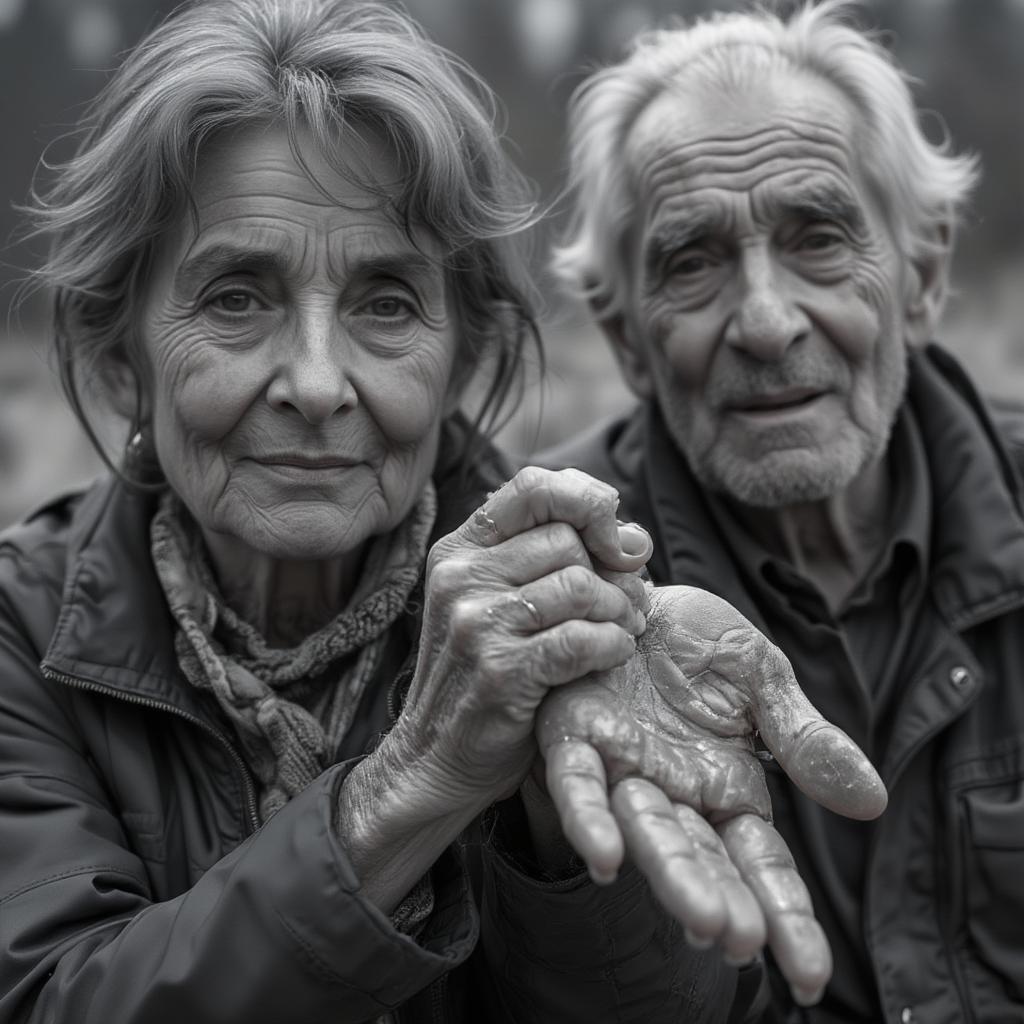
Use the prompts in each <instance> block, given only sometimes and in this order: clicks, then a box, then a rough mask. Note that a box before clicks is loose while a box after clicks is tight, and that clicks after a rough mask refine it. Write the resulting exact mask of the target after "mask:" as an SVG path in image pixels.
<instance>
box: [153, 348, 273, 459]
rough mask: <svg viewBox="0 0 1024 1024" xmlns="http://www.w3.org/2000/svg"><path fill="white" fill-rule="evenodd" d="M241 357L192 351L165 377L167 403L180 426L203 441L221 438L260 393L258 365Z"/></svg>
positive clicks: (214, 352) (221, 352)
mask: <svg viewBox="0 0 1024 1024" xmlns="http://www.w3.org/2000/svg"><path fill="white" fill-rule="evenodd" d="M253 362H254V360H252V359H247V358H246V357H245V356H244V355H237V354H236V355H229V354H227V353H224V352H223V351H209V350H206V351H193V352H192V353H191V354H190V356H189V358H185V359H182V360H180V361H179V362H178V363H177V365H176V366H175V367H174V370H173V372H171V373H169V374H167V375H166V376H165V378H164V379H165V380H166V381H167V388H166V392H167V394H166V402H167V405H168V407H169V409H170V410H171V412H172V415H173V417H174V419H175V420H176V421H177V423H178V424H179V426H180V427H181V428H182V429H184V430H186V431H187V432H188V433H190V434H193V435H195V436H196V437H198V438H201V439H204V440H214V439H218V438H221V437H224V436H225V435H227V434H228V433H230V431H231V430H232V428H233V427H234V426H235V425H236V424H237V423H238V421H239V419H241V417H242V416H243V415H244V413H245V411H246V409H248V408H249V407H250V406H251V405H252V402H253V398H254V397H255V396H256V395H257V394H258V393H259V390H260V381H261V372H260V368H259V365H258V363H257V365H252V364H253Z"/></svg>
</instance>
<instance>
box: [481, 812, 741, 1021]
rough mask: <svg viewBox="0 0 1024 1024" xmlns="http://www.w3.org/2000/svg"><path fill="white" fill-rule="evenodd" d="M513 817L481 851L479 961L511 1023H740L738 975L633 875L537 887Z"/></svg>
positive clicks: (546, 883)
mask: <svg viewBox="0 0 1024 1024" xmlns="http://www.w3.org/2000/svg"><path fill="white" fill-rule="evenodd" d="M506 806H507V805H506ZM515 817H516V815H514V814H513V815H511V816H507V815H506V816H505V823H504V824H503V825H502V826H501V827H499V828H496V829H495V830H494V831H493V832H492V833H491V835H490V837H489V840H488V841H487V842H485V843H484V845H483V851H482V852H483V856H482V868H483V870H482V890H483V895H482V906H481V925H480V927H481V939H480V945H481V955H482V958H483V959H484V960H485V961H486V963H487V968H488V971H489V972H490V974H491V977H492V980H493V984H494V988H495V991H496V993H498V999H499V1002H500V1004H501V1007H502V1011H503V1013H504V1016H505V1017H506V1018H507V1019H508V1020H509V1021H514V1022H516V1024H544V1022H548V1021H567V1022H568V1021H586V1022H587V1024H660V1022H665V1024H668V1022H672V1024H677V1022H678V1021H687V1022H688V1024H715V1022H722V1024H725V1022H727V1021H730V1022H731V1021H737V1020H743V1019H744V1016H745V1010H746V1005H745V1004H746V1002H747V1001H748V999H749V996H750V992H749V986H746V987H744V986H741V987H740V988H741V989H743V991H738V987H737V977H738V972H737V970H736V969H735V968H734V967H730V966H728V965H726V964H725V963H724V962H723V960H722V957H721V954H720V953H719V952H718V951H717V950H714V949H711V950H708V951H706V952H702V951H698V950H695V949H693V948H692V947H690V946H689V945H688V944H687V943H686V941H685V939H684V937H683V929H682V926H681V925H680V924H679V923H678V922H676V921H675V920H673V919H672V918H671V917H670V916H669V915H668V914H667V913H665V912H664V911H663V910H662V908H661V906H660V905H659V904H658V903H657V901H656V900H655V898H654V896H653V895H652V894H651V892H650V889H649V888H648V886H647V884H646V882H645V881H644V879H643V878H642V876H641V875H640V874H639V873H638V872H637V871H635V870H634V869H626V870H624V871H623V872H622V874H621V875H620V877H619V879H618V880H617V881H616V882H614V883H613V884H612V885H609V886H598V885H595V884H593V883H592V882H591V881H590V880H589V877H588V876H587V875H586V874H585V873H582V874H578V875H576V876H574V877H570V878H567V879H562V880H558V881H546V880H542V879H540V878H539V877H536V874H535V872H534V870H533V869H532V868H531V867H529V866H528V858H527V859H524V858H522V857H521V856H516V855H514V854H512V853H511V852H510V851H511V848H513V846H514V841H510V833H509V826H508V821H509V820H510V818H511V820H514V819H515ZM741 1003H742V1004H744V1005H740V1004H741Z"/></svg>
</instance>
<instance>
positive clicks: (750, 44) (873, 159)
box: [553, 0, 977, 318]
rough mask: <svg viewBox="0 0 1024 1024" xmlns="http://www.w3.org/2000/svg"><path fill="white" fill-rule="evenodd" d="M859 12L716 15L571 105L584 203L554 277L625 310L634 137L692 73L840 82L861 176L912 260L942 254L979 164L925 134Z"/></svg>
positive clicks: (602, 306)
mask: <svg viewBox="0 0 1024 1024" xmlns="http://www.w3.org/2000/svg"><path fill="white" fill-rule="evenodd" d="M852 6H853V4H851V3H850V2H849V0H825V2H823V3H820V4H818V5H813V4H810V3H808V4H806V5H805V6H803V7H802V8H800V9H798V10H797V11H796V12H795V13H794V14H793V15H792V17H791V18H789V19H788V20H786V21H783V20H782V19H780V18H779V17H778V16H776V15H775V14H773V13H771V12H769V11H767V10H758V11H756V12H751V13H743V14H737V13H730V14H717V15H714V16H712V17H711V18H708V19H704V20H700V21H697V22H696V23H695V24H694V25H693V26H691V27H689V28H685V27H679V28H672V29H662V30H655V31H651V32H648V33H644V34H642V35H640V36H639V37H638V38H637V40H636V41H635V43H634V44H633V47H632V49H631V52H630V54H629V55H628V57H627V58H626V59H625V60H624V61H622V62H621V63H620V64H616V65H613V66H611V67H607V68H604V69H602V70H599V71H597V72H595V73H594V74H593V75H591V76H590V77H589V78H588V79H587V80H586V81H584V82H583V83H582V84H581V85H580V86H579V87H578V88H577V90H576V92H575V93H574V95H573V98H572V101H571V106H570V180H569V185H570V188H571V189H572V192H573V195H574V204H573V210H572V216H571V219H570V222H569V226H568V230H567V233H566V235H565V241H564V244H563V245H562V246H560V247H559V248H557V249H556V250H555V254H554V259H553V268H554V270H555V273H556V274H557V275H558V277H559V278H560V279H561V280H562V282H563V283H564V284H566V285H567V286H568V288H569V289H570V290H571V291H572V292H573V293H575V294H576V295H577V296H579V297H581V298H583V299H585V300H586V301H588V302H589V303H590V304H591V306H592V307H593V308H594V309H595V310H596V311H597V315H598V316H600V317H601V318H604V317H610V316H614V315H616V314H618V313H620V312H622V310H623V309H624V306H625V298H626V294H627V284H628V270H627V267H628V264H627V262H626V252H625V243H626V236H627V233H628V231H629V230H630V227H631V226H632V224H633V221H634V219H635V217H636V196H635V195H634V193H633V190H632V187H631V180H630V168H629V167H628V166H627V165H626V161H625V153H626V142H627V138H628V136H629V132H630V129H631V127H632V125H633V124H634V123H635V121H636V118H637V117H638V116H639V114H640V113H641V112H642V111H643V110H644V109H645V107H646V106H647V105H648V104H649V103H650V102H651V100H653V99H654V98H655V97H657V96H659V95H660V94H661V93H662V92H663V91H664V90H665V88H666V86H667V85H669V84H670V83H672V82H673V81H675V80H677V79H678V78H679V77H680V76H682V75H686V76H687V77H689V76H690V75H693V76H695V77H696V78H698V79H699V80H703V81H709V80H710V81H711V82H712V83H713V84H715V85H718V86H721V87H729V86H733V85H742V84H743V83H744V81H749V76H750V75H755V76H757V75H761V74H763V73H764V71H765V70H766V69H769V70H770V69H779V70H793V69H796V70H799V71H805V72H808V73H810V74H813V75H817V76H819V77H821V78H822V79H824V80H825V81H828V82H831V83H832V84H833V85H835V86H836V87H837V88H838V89H839V90H840V91H841V92H842V93H843V94H844V95H845V96H847V97H848V99H849V100H850V101H851V102H852V103H853V105H854V107H855V109H856V110H857V112H858V113H859V115H860V121H861V124H860V128H861V130H862V135H861V136H860V137H859V138H858V156H859V159H860V163H861V170H862V171H863V172H864V174H865V175H866V177H867V180H868V184H869V186H870V187H871V188H872V190H873V192H874V193H875V195H876V198H878V199H879V201H880V202H882V203H883V205H884V213H885V215H886V217H887V220H888V223H889V224H890V227H891V229H892V230H893V232H894V235H895V238H896V241H897V244H898V245H899V246H900V248H901V251H902V252H903V253H904V255H905V256H906V257H907V258H909V259H914V258H915V257H917V256H920V255H923V254H924V253H925V252H926V251H927V250H928V249H929V248H930V247H932V246H934V245H935V244H936V241H935V239H936V229H937V228H938V227H939V226H940V225H948V226H949V229H950V233H952V231H953V229H954V228H955V226H956V222H957V220H958V218H959V216H960V215H961V213H962V210H963V208H964V206H965V204H966V202H967V200H968V198H969V195H970V192H971V189H972V187H973V186H974V183H975V180H976V178H977V162H976V159H975V158H974V157H973V156H957V155H953V154H952V153H951V151H950V150H951V147H950V143H949V140H948V139H947V140H944V141H943V142H942V143H941V144H938V145H936V144H934V143H932V142H930V141H929V140H928V139H927V138H926V137H925V135H924V133H923V132H922V130H921V126H920V124H919V122H918V117H917V113H916V110H915V107H914V102H913V98H912V96H911V93H910V88H909V86H908V80H907V78H906V77H905V76H904V75H903V73H902V72H901V71H900V70H899V69H897V68H896V66H895V65H894V64H893V62H892V59H891V58H890V56H889V54H888V53H887V51H886V50H885V49H884V48H883V47H882V46H881V45H879V44H878V43H876V42H875V41H874V40H873V39H871V38H870V37H869V36H867V35H865V34H864V33H862V32H861V31H859V30H857V29H856V28H853V27H851V26H850V25H849V24H847V23H846V15H847V13H848V11H849V10H850V8H851V7H852Z"/></svg>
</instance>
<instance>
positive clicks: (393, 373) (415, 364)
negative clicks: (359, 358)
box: [363, 348, 452, 445]
mask: <svg viewBox="0 0 1024 1024" xmlns="http://www.w3.org/2000/svg"><path fill="white" fill-rule="evenodd" d="M451 373H452V360H451V359H450V358H447V357H446V353H441V352H438V351H436V350H432V349H429V348H424V349H422V350H419V351H417V352H415V353H413V354H411V355H410V356H409V357H408V358H407V359H403V360H398V361H396V362H392V363H391V364H390V365H387V364H384V365H382V366H381V367H379V369H378V371H377V373H376V374H375V376H376V378H377V385H376V386H375V387H374V388H373V389H372V391H371V393H368V394H366V395H365V396H364V398H363V400H364V402H366V404H367V406H368V411H369V413H370V415H371V416H372V418H373V419H374V421H375V422H376V424H377V426H378V427H379V428H380V430H381V431H382V432H383V433H384V435H385V436H386V437H387V439H388V440H389V441H390V442H392V443H393V444H396V445H408V444H413V443H415V442H417V441H419V440H424V441H425V440H426V439H427V438H426V435H427V434H428V433H429V432H430V430H431V428H432V427H433V426H434V425H435V424H437V423H439V422H440V420H441V418H442V417H443V415H444V412H445V403H446V399H447V391H448V381H449V379H450V377H451Z"/></svg>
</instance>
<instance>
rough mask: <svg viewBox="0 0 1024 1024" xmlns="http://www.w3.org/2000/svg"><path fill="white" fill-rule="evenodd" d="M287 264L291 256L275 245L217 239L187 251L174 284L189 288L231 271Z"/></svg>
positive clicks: (279, 269)
mask: <svg viewBox="0 0 1024 1024" xmlns="http://www.w3.org/2000/svg"><path fill="white" fill-rule="evenodd" d="M288 264H289V260H288V259H287V258H286V257H285V256H284V255H282V254H281V253H280V252H279V251H278V250H276V249H258V248H253V247H252V246H248V245H230V244H227V243H224V242H218V243H217V244H215V245H211V246H208V247H206V248H203V249H200V250H198V251H196V252H194V253H190V254H189V255H187V256H186V257H185V259H183V260H182V261H181V264H180V265H179V266H178V269H177V271H176V272H175V274H174V284H175V287H176V288H179V289H186V290H188V289H189V288H191V287H194V286H195V285H196V284H198V283H199V282H202V281H206V280H209V279H210V278H213V277H217V276H219V275H221V274H227V273H231V272H242V273H260V272H261V271H270V272H272V273H274V272H276V273H282V272H284V271H285V270H287V268H288Z"/></svg>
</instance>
